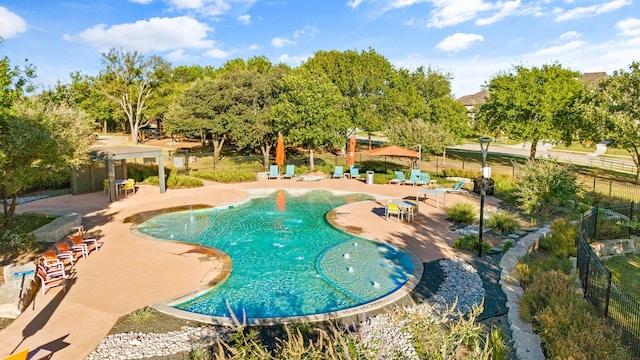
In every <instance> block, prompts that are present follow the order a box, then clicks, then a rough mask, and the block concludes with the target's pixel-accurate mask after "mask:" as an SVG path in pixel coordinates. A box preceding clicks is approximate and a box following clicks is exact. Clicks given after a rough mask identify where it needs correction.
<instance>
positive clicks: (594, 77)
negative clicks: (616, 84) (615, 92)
mask: <svg viewBox="0 0 640 360" xmlns="http://www.w3.org/2000/svg"><path fill="white" fill-rule="evenodd" d="M608 77H609V75H607V73H606V72H604V71H603V72H592V73H584V74H582V76H581V77H580V79H579V80H580V82H581V83H583V84H585V85H586V84H593V85H595V84H597V83H599V82H600V80H603V79H606V78H608Z"/></svg>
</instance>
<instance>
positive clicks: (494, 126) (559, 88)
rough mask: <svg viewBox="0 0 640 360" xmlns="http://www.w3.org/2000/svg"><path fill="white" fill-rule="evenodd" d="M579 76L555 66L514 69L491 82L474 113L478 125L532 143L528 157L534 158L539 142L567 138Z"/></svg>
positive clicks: (515, 67)
mask: <svg viewBox="0 0 640 360" xmlns="http://www.w3.org/2000/svg"><path fill="white" fill-rule="evenodd" d="M578 76H579V73H577V72H575V71H570V70H567V69H563V68H562V67H561V66H560V65H558V64H553V65H543V66H542V67H541V68H537V67H533V68H531V69H527V68H525V67H523V66H514V69H513V72H505V73H502V74H500V75H497V76H495V77H494V78H492V79H491V80H490V82H489V85H488V86H487V88H488V90H489V97H488V99H487V102H486V103H484V104H482V105H481V106H480V109H479V111H478V114H477V116H478V119H479V121H480V123H481V126H483V127H484V128H485V129H486V130H487V131H489V132H491V133H493V134H495V135H498V134H501V133H505V134H506V135H507V136H509V138H511V139H515V140H521V141H526V142H531V152H530V155H529V158H530V159H535V156H536V149H537V143H538V141H541V140H551V141H553V140H561V139H566V131H567V129H568V128H569V126H567V125H568V124H569V122H570V120H571V119H570V114H569V110H570V109H571V107H572V106H573V102H574V101H575V99H576V97H577V95H578V93H579V92H580V90H581V88H582V85H581V84H580V82H579V81H578V80H577V79H578Z"/></svg>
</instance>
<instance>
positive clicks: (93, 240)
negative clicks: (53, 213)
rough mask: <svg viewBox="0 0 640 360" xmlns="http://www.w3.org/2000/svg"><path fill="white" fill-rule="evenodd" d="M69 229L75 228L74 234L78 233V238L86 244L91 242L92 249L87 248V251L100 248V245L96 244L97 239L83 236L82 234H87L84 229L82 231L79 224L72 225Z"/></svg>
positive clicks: (82, 227)
mask: <svg viewBox="0 0 640 360" xmlns="http://www.w3.org/2000/svg"><path fill="white" fill-rule="evenodd" d="M71 230H76V233H75V234H74V235H79V236H80V238H81V239H82V241H83V242H84V243H85V244H87V246H89V245H91V244H93V249H87V250H88V251H89V252H91V250H96V251H98V250H100V245H98V240H96V239H94V238H85V237H84V236H85V235H86V234H87V233H86V231H84V226H82V225H80V226H74V227H72V228H71Z"/></svg>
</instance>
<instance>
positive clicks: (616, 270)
mask: <svg viewBox="0 0 640 360" xmlns="http://www.w3.org/2000/svg"><path fill="white" fill-rule="evenodd" d="M604 264H605V266H606V267H607V269H609V270H610V271H611V275H612V276H613V278H614V279H615V280H616V281H617V282H619V283H620V284H622V286H623V287H624V288H625V290H627V291H628V292H629V293H630V294H631V295H632V296H633V297H634V298H635V299H637V300H640V254H627V255H625V256H614V257H612V258H610V259H609V260H607V261H605V262H604Z"/></svg>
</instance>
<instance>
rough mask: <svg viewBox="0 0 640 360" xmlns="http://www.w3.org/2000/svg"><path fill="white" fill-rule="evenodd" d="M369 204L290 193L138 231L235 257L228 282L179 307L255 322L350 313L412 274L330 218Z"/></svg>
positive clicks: (397, 258) (172, 218) (182, 215)
mask: <svg viewBox="0 0 640 360" xmlns="http://www.w3.org/2000/svg"><path fill="white" fill-rule="evenodd" d="M368 198H370V197H368V196H367V195H362V194H349V195H333V194H332V193H330V192H325V191H311V192H307V193H305V194H303V195H300V196H292V195H291V194H289V193H287V192H285V191H284V190H280V191H277V192H275V193H272V194H270V195H268V196H266V197H263V198H254V199H252V200H251V201H250V202H249V203H247V204H244V205H239V206H236V207H231V208H229V209H222V210H220V209H218V210H215V209H211V210H194V211H183V212H177V213H170V214H163V215H158V216H156V217H154V218H152V219H149V220H147V221H145V222H143V223H141V224H139V225H137V226H136V230H137V231H139V232H141V233H143V234H146V235H150V236H153V237H155V238H160V239H171V240H177V241H184V242H189V243H194V244H204V245H207V246H212V247H216V248H219V249H221V250H223V251H224V252H226V253H227V254H228V255H229V256H230V257H231V262H232V267H233V269H232V272H231V274H230V276H229V277H228V278H227V280H226V281H225V282H223V283H222V284H220V285H218V286H217V287H215V288H213V289H212V290H210V291H208V292H207V293H205V294H203V295H201V296H198V297H196V298H193V299H191V300H189V301H186V302H184V303H181V304H178V305H176V306H175V307H176V308H179V309H182V310H186V311H189V312H194V313H199V314H205V315H212V316H223V317H226V316H229V315H230V313H229V309H231V310H232V311H233V312H234V313H235V314H236V316H238V317H241V316H243V315H244V316H246V317H247V318H249V319H259V318H274V317H278V318H279V317H290V316H303V315H312V314H321V313H326V312H333V311H337V310H344V309H348V308H351V307H354V306H358V305H362V304H365V303H368V302H371V301H373V300H376V299H378V298H380V297H383V296H385V295H387V294H389V293H391V292H393V291H395V290H397V289H398V288H400V287H401V286H402V285H404V283H406V282H407V280H408V278H409V274H411V273H412V272H413V263H412V262H411V260H410V258H409V257H408V255H407V254H406V253H404V252H402V251H399V250H397V249H395V248H393V247H391V246H388V245H384V244H378V243H374V242H371V241H368V240H365V239H362V238H358V237H355V236H353V235H350V234H347V233H345V232H342V231H340V230H337V229H335V228H334V227H332V226H331V225H330V224H329V223H328V222H327V221H326V219H325V214H326V213H327V212H328V211H329V210H331V209H333V208H335V207H338V206H340V205H343V204H346V203H348V202H353V201H361V200H366V199H368Z"/></svg>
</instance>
